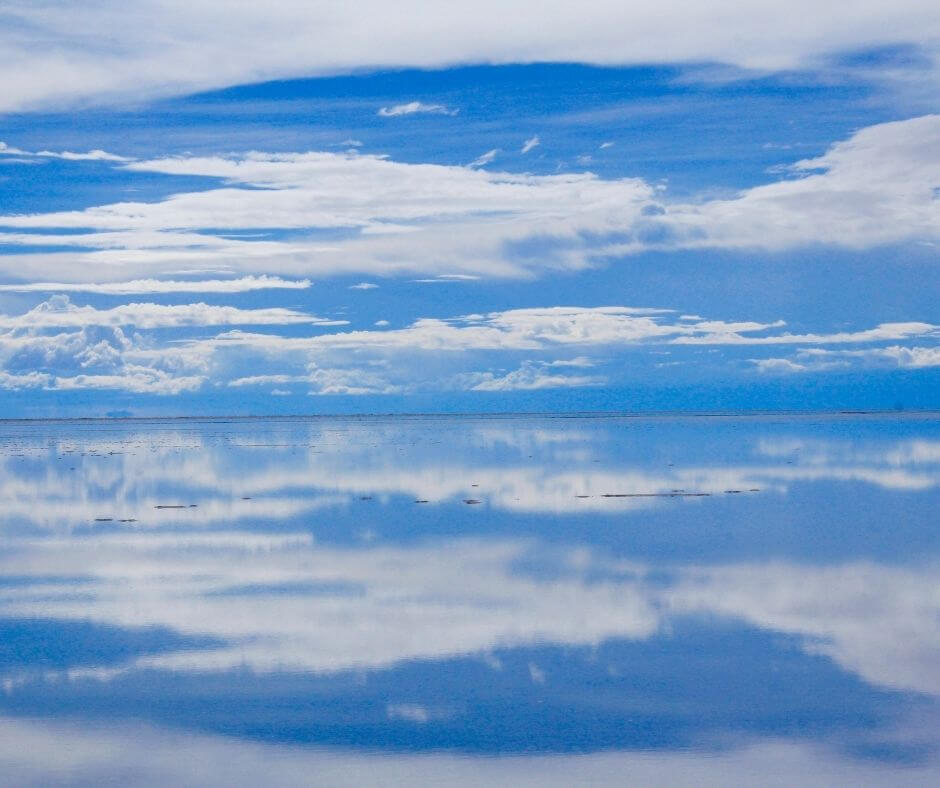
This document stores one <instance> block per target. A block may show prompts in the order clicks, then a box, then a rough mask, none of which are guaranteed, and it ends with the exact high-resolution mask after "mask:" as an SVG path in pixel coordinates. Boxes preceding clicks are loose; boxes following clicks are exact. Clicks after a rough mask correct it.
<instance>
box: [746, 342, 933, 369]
mask: <svg viewBox="0 0 940 788" xmlns="http://www.w3.org/2000/svg"><path fill="white" fill-rule="evenodd" d="M752 361H753V363H754V364H756V365H757V368H758V369H759V370H760V371H761V372H770V373H775V372H783V373H787V372H824V371H826V370H831V369H852V368H859V369H870V368H873V369H927V368H928V367H940V347H937V346H932V347H926V346H917V345H914V346H911V347H904V346H902V345H891V346H889V347H880V348H866V349H864V350H828V349H823V348H808V349H802V350H799V351H797V352H796V354H795V355H794V356H793V357H792V358H767V359H752Z"/></svg>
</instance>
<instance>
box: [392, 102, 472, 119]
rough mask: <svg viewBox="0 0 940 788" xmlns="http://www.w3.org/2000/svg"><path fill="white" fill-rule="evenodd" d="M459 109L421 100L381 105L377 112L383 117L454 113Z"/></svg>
mask: <svg viewBox="0 0 940 788" xmlns="http://www.w3.org/2000/svg"><path fill="white" fill-rule="evenodd" d="M459 111H460V110H457V109H448V108H447V107H445V106H444V105H443V104H425V103H424V102H421V101H409V102H408V103H407V104H396V105H395V106H393V107H382V108H381V109H380V110H379V111H378V113H377V114H379V115H381V116H382V117H383V118H398V117H401V116H402V115H456V114H457V113H458V112H459Z"/></svg>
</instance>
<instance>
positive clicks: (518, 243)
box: [0, 115, 940, 281]
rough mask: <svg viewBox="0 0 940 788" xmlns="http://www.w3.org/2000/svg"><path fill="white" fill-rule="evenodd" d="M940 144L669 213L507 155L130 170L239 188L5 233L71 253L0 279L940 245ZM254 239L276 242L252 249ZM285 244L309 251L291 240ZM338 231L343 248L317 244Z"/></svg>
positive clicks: (273, 157)
mask: <svg viewBox="0 0 940 788" xmlns="http://www.w3.org/2000/svg"><path fill="white" fill-rule="evenodd" d="M938 144H940V115H929V116H924V117H920V118H914V119H911V120H908V121H901V122H895V123H885V124H881V125H877V126H872V127H868V128H866V129H862V130H861V131H859V132H857V133H855V134H854V135H853V136H852V137H850V138H849V139H847V140H845V141H843V142H839V143H837V144H835V145H833V146H832V147H831V148H830V150H829V151H828V152H827V153H826V154H825V155H823V156H820V157H818V158H815V159H811V160H803V161H799V162H796V163H795V164H794V165H793V168H792V170H791V173H790V175H789V176H787V177H784V178H783V179H780V180H777V181H775V182H772V183H769V184H766V185H763V186H756V187H753V188H750V189H745V190H742V191H741V192H739V193H738V194H736V195H734V196H732V197H729V198H723V199H704V198H703V199H701V200H697V201H673V200H670V199H669V195H668V193H667V192H666V190H665V189H664V188H663V187H661V186H657V185H654V184H651V183H648V182H646V181H644V180H642V179H638V178H618V179H603V178H599V177H597V176H596V175H593V174H591V173H566V174H559V175H552V176H535V175H519V174H509V173H505V172H491V171H490V170H488V169H482V167H483V165H485V164H487V163H491V162H492V161H493V159H494V158H495V157H496V155H497V151H495V150H494V151H489V152H488V153H486V154H484V155H483V156H481V157H480V158H479V159H477V161H475V162H473V163H472V165H471V166H470V167H455V166H441V165H428V164H420V165H416V164H406V163H401V162H394V161H391V160H389V159H386V158H383V157H380V156H370V155H361V154H357V155H347V154H338V153H301V154H298V153H280V154H265V153H252V154H246V155H243V156H239V157H229V158H225V157H218V156H211V157H176V158H165V159H156V160H152V161H141V162H132V163H129V164H126V165H122V166H126V167H127V168H128V169H131V170H134V171H143V172H159V173H163V174H168V175H180V176H184V175H187V176H188V175H200V176H209V177H214V178H221V179H224V180H225V181H227V185H226V186H225V187H224V188H216V189H207V190H203V191H198V192H190V193H179V194H175V195H174V196H172V197H170V198H167V199H165V200H162V201H159V202H154V203H145V202H136V203H134V202H123V203H115V204H111V205H103V206H98V207H94V208H89V209H86V210H81V211H64V212H55V213H47V214H32V215H7V216H2V217H0V225H2V226H3V227H5V228H7V229H6V230H5V231H4V232H0V242H3V243H4V244H6V245H7V247H8V248H14V249H15V248H17V247H19V248H21V249H23V250H24V253H25V251H26V250H34V249H35V248H36V247H38V246H48V245H55V246H57V247H62V246H65V247H66V248H68V247H69V246H70V245H71V246H72V247H73V250H72V251H64V252H46V251H34V252H32V253H30V254H29V255H28V257H26V256H18V255H15V254H7V255H4V256H0V271H6V272H7V275H8V276H16V277H20V276H22V268H23V266H24V265H28V266H29V267H30V271H31V273H33V275H34V276H36V278H40V277H41V278H43V279H49V280H51V281H56V280H58V279H59V277H60V276H61V274H60V273H59V272H62V271H66V270H67V271H68V272H69V278H71V277H77V276H78V274H77V273H76V272H77V271H88V272H89V275H90V274H91V272H94V271H95V270H99V266H101V265H107V266H109V267H110V268H112V270H113V268H114V267H119V270H122V271H125V272H126V274H125V275H129V276H139V277H142V278H143V277H152V276H153V275H154V274H155V273H158V272H162V271H165V270H166V268H167V267H168V266H170V265H172V266H174V267H177V268H186V267H197V266H198V267H207V266H225V267H227V268H228V269H229V270H232V271H234V272H244V273H251V274H255V275H257V274H259V273H267V274H271V275H284V276H287V275H291V276H297V275H298V274H299V273H301V272H302V273H303V274H305V275H309V274H310V273H312V272H316V273H317V274H318V275H329V274H335V273H339V272H343V273H347V274H348V273H349V272H350V271H359V272H362V273H374V274H382V275H395V274H403V273H407V274H410V275H414V274H416V273H421V274H427V275H430V276H438V275H442V274H455V273H456V274H462V275H465V276H470V275H476V276H481V275H482V276H490V277H492V276H524V275H531V274H532V273H538V272H540V271H546V270H557V269H560V268H565V269H569V270H579V269H583V268H586V267H590V266H595V265H598V264H599V263H600V262H601V261H603V260H604V259H609V258H612V257H616V256H623V255H631V254H638V253H642V252H646V251H649V250H651V249H653V250H655V249H661V250H674V249H702V248H720V249H721V248H723V249H737V250H748V249H763V250H770V251H778V250H784V249H792V248H797V247H803V246H810V245H818V244H827V245H832V246H838V247H843V248H850V249H866V248H873V247H876V246H879V245H884V244H892V243H894V244H902V243H917V242H926V243H936V242H940V200H937V199H936V198H935V196H934V188H935V185H936V184H937V183H938V182H940V162H938V160H937V157H936V155H935V151H936V147H937V145H938ZM792 176H796V177H792ZM257 187H263V188H257ZM245 228H254V229H255V230H256V231H257V232H259V233H260V236H259V237H256V238H250V237H238V236H237V232H238V231H242V230H244V229H245ZM285 229H287V230H306V231H308V233H307V234H306V235H305V236H303V237H301V236H300V235H299V234H298V235H297V236H296V237H294V238H290V239H286V238H284V237H283V230H285ZM330 229H342V230H343V231H344V236H343V237H341V238H331V239H330V240H329V241H326V240H320V239H319V238H318V233H319V232H320V231H323V230H330ZM62 230H69V231H70V232H69V234H68V235H65V234H63V233H62V232H61V231H62ZM44 231H45V232H44ZM233 233H235V234H233Z"/></svg>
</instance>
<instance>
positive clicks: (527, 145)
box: [522, 135, 540, 153]
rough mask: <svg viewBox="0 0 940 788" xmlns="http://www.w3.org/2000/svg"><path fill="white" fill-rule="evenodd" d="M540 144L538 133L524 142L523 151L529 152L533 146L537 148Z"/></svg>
mask: <svg viewBox="0 0 940 788" xmlns="http://www.w3.org/2000/svg"><path fill="white" fill-rule="evenodd" d="M539 144H540V140H539V138H538V135H536V136H535V137H530V138H529V139H527V140H526V141H525V142H524V143H523V145H522V153H528V152H529V151H530V150H532V149H533V148H537V147H538V146H539Z"/></svg>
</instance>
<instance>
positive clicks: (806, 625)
mask: <svg viewBox="0 0 940 788" xmlns="http://www.w3.org/2000/svg"><path fill="white" fill-rule="evenodd" d="M938 589H940V565H936V564H933V565H927V566H924V567H920V568H913V569H907V568H904V569H902V568H895V567H889V566H879V565H876V564H870V563H856V564H842V565H838V566H829V567H814V566H797V565H792V564H786V563H782V562H781V563H772V564H742V565H737V566H723V567H709V568H703V569H692V570H688V571H686V572H685V573H684V574H683V580H682V581H681V582H680V583H678V584H677V585H676V587H675V588H673V589H671V590H670V591H668V592H667V593H666V595H665V596H666V599H667V600H668V604H669V606H670V608H671V609H672V610H674V611H676V612H680V611H681V612H705V613H708V614H711V615H715V614H717V615H727V616H733V617H735V618H739V619H743V620H745V621H747V622H749V623H751V624H754V625H755V626H758V627H760V628H761V629H767V630H771V631H775V632H787V633H792V634H795V635H800V636H802V637H804V638H806V639H807V646H806V648H807V649H808V650H810V651H813V652H815V653H820V654H825V655H827V656H829V657H831V658H832V659H834V660H835V661H836V662H837V663H838V664H839V665H841V666H842V667H843V668H844V669H846V670H848V671H851V672H853V673H856V674H858V675H860V676H861V677H862V678H864V679H865V680H866V681H868V682H870V683H872V684H876V685H878V686H882V687H891V688H892V689H902V690H916V691H918V692H927V693H931V694H935V695H940V662H938V660H937V655H938V654H940V628H938V627H937V621H938V620H940V593H938Z"/></svg>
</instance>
